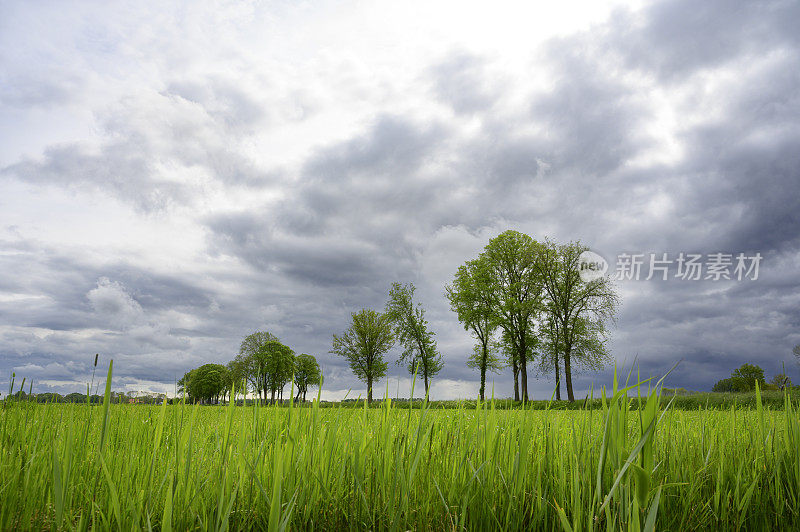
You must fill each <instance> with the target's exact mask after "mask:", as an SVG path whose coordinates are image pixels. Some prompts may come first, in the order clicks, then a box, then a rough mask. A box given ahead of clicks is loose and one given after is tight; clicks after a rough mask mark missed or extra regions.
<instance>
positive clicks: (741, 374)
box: [711, 364, 792, 392]
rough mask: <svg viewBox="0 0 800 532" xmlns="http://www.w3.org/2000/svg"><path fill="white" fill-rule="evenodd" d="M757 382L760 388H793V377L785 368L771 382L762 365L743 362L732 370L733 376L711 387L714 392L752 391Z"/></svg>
mask: <svg viewBox="0 0 800 532" xmlns="http://www.w3.org/2000/svg"><path fill="white" fill-rule="evenodd" d="M756 384H758V386H759V388H761V389H762V390H763V389H770V388H772V389H775V390H786V389H791V388H792V379H790V378H789V377H788V376H787V375H786V372H785V370H784V371H783V372H781V373H778V374H777V375H775V376H774V377H772V380H770V382H769V383H767V381H766V378H765V377H764V370H763V369H762V368H761V366H758V365H756V364H742V365H741V366H739V367H738V368H736V369H735V370H733V371H732V372H731V376H730V377H728V378H727V379H721V380H719V381H717V382H716V384H714V387H713V388H712V389H711V391H713V392H751V391H753V390H755V388H756Z"/></svg>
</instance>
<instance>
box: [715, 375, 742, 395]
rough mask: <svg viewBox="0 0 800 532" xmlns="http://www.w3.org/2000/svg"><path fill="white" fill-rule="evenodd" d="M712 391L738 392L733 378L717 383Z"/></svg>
mask: <svg viewBox="0 0 800 532" xmlns="http://www.w3.org/2000/svg"><path fill="white" fill-rule="evenodd" d="M711 391H712V392H719V393H729V392H735V391H737V390H736V383H735V382H734V381H733V379H731V378H728V379H722V380H719V381H717V383H716V384H714V387H713V388H711Z"/></svg>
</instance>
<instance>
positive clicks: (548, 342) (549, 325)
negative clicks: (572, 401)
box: [539, 314, 563, 401]
mask: <svg viewBox="0 0 800 532" xmlns="http://www.w3.org/2000/svg"><path fill="white" fill-rule="evenodd" d="M558 323H559V322H558V320H556V319H554V318H553V316H551V315H549V314H548V315H547V317H546V319H545V324H544V327H543V328H542V332H543V334H544V342H543V344H542V358H541V364H540V366H539V369H540V370H541V371H542V373H548V372H549V371H550V368H551V367H552V368H553V370H554V374H555V380H556V401H560V400H561V366H560V365H559V362H560V356H561V355H560V353H561V351H562V350H563V346H562V345H561V344H559V334H558Z"/></svg>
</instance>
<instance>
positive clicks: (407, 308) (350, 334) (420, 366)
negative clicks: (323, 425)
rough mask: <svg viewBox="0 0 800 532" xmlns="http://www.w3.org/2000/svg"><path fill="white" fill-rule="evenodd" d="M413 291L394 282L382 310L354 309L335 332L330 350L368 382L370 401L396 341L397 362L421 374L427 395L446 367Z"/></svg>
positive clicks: (409, 285) (384, 372)
mask: <svg viewBox="0 0 800 532" xmlns="http://www.w3.org/2000/svg"><path fill="white" fill-rule="evenodd" d="M414 291H415V288H414V285H413V284H411V283H409V284H406V285H401V284H400V283H393V284H392V286H391V288H390V289H389V299H388V301H387V302H386V306H385V309H384V311H383V312H382V313H379V312H376V311H374V310H372V309H361V310H360V311H358V312H354V313H352V314H351V324H350V326H349V327H348V328H347V330H345V331H344V332H343V333H342V334H339V335H337V334H334V335H333V347H332V348H331V353H334V354H336V355H339V356H342V357H344V358H345V359H347V361H348V362H349V364H350V369H351V370H352V371H353V373H354V374H355V375H356V377H358V378H359V379H361V380H362V381H364V382H365V383H366V384H367V401H370V402H371V401H372V385H373V384H374V383H375V382H376V381H378V380H379V379H381V378H382V377H384V376H385V375H386V369H387V367H388V363H387V362H386V360H385V358H384V355H385V354H386V353H387V352H388V351H389V350H390V349H391V348H392V347H393V346H394V345H395V343H396V342H397V343H399V344H400V345H401V346H402V347H403V352H402V354H401V355H400V358H399V359H398V360H397V364H398V365H401V364H405V365H406V367H407V368H408V371H409V372H410V373H412V374H418V375H419V376H420V378H421V379H422V381H423V383H424V385H425V395H426V396H427V395H428V391H429V390H430V386H431V380H432V379H433V377H434V376H435V375H436V374H437V373H439V372H440V371H441V369H442V367H443V363H442V355H441V353H439V351H438V349H437V347H436V341H435V340H434V339H433V336H434V333H433V331H431V330H430V328H429V326H428V321H427V320H426V319H425V310H424V309H423V308H422V305H420V304H419V303H414Z"/></svg>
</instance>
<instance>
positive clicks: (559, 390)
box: [555, 353, 561, 401]
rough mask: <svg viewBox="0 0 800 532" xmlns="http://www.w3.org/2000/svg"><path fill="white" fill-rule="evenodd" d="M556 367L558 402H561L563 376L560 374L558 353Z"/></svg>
mask: <svg viewBox="0 0 800 532" xmlns="http://www.w3.org/2000/svg"><path fill="white" fill-rule="evenodd" d="M555 366H556V401H560V400H561V375H559V372H558V353H556V354H555Z"/></svg>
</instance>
